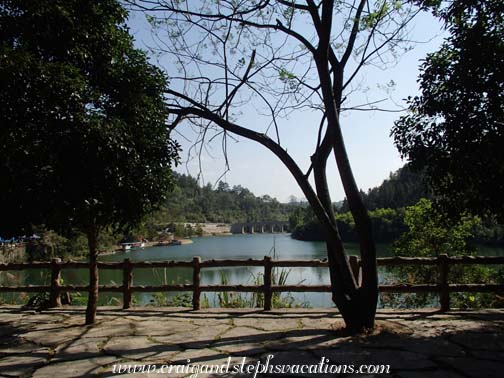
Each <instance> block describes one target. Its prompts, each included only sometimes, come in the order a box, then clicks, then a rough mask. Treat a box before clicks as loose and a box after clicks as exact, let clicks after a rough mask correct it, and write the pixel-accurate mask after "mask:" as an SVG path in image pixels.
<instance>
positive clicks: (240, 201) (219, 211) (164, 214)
mask: <svg viewBox="0 0 504 378" xmlns="http://www.w3.org/2000/svg"><path fill="white" fill-rule="evenodd" d="M175 177H176V183H177V185H176V187H175V189H174V190H173V192H172V193H170V194H169V197H168V201H167V202H166V203H165V205H164V206H163V209H162V210H161V211H160V212H159V213H158V214H157V217H158V221H160V222H163V221H167V222H195V223H203V222H211V223H235V222H251V221H272V220H288V219H289V215H290V214H291V213H292V211H293V210H294V209H295V208H296V207H299V206H301V205H300V204H296V203H291V204H284V203H280V202H279V201H278V200H276V199H275V198H271V197H270V196H268V195H264V196H262V197H256V196H255V195H254V194H253V193H252V192H251V191H250V190H248V189H247V188H244V187H242V186H240V185H237V186H233V187H230V186H229V185H228V184H226V183H225V182H222V181H221V182H219V184H218V185H217V188H215V189H214V188H213V186H212V185H211V184H206V185H205V186H203V187H200V186H199V185H198V182H197V180H196V179H195V178H194V177H191V176H188V175H184V174H176V173H175Z"/></svg>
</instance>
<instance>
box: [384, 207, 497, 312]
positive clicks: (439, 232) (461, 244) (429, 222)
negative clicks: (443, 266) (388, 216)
mask: <svg viewBox="0 0 504 378" xmlns="http://www.w3.org/2000/svg"><path fill="white" fill-rule="evenodd" d="M404 223H405V224H406V226H407V228H408V230H407V231H406V232H404V233H403V234H402V235H401V237H400V238H399V239H398V240H397V241H396V242H395V243H394V246H393V251H394V253H395V254H396V255H398V256H415V257H418V256H420V257H435V256H439V255H441V254H447V255H450V256H462V255H474V254H476V248H475V247H474V246H472V245H471V244H470V243H469V242H468V240H470V239H471V238H472V237H474V231H475V230H477V229H478V227H480V224H481V220H480V219H479V218H477V217H474V216H469V215H466V214H465V215H463V216H462V217H460V218H459V219H458V220H457V221H453V220H452V221H447V219H446V215H445V214H443V213H440V212H439V211H437V209H436V208H435V207H433V206H432V203H431V202H430V201H429V200H427V199H425V198H422V199H421V200H420V201H418V203H417V204H416V205H414V206H409V207H407V208H406V212H405V216H404ZM392 272H394V274H393V276H395V278H393V280H394V282H391V283H394V284H397V283H403V284H404V283H407V284H410V285H419V284H431V285H435V284H437V283H438V282H437V277H438V275H439V272H438V267H437V266H400V267H394V268H393V269H392ZM502 277H503V275H502V269H495V268H489V267H483V266H477V265H453V266H450V270H449V276H448V280H449V282H450V283H456V284H465V283H492V284H502ZM395 281H398V282H395ZM435 297H436V295H434V294H430V293H429V294H427V293H416V294H412V295H409V294H407V295H387V296H385V300H387V299H388V300H389V301H391V303H392V304H393V305H394V307H399V306H405V307H409V308H411V307H425V306H429V305H432V303H433V302H434V301H435ZM451 301H452V302H453V305H454V306H455V307H458V308H467V307H494V306H502V299H499V296H498V295H495V294H491V293H479V294H474V293H452V294H451Z"/></svg>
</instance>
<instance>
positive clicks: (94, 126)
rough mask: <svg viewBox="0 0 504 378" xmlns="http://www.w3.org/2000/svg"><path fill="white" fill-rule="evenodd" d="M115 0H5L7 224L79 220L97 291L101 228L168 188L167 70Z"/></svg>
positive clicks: (1, 195)
mask: <svg viewBox="0 0 504 378" xmlns="http://www.w3.org/2000/svg"><path fill="white" fill-rule="evenodd" d="M126 16H127V13H126V11H125V10H124V9H123V8H122V7H121V6H120V4H119V3H118V2H117V1H115V0H38V1H21V0H18V1H14V0H2V1H1V2H0V17H1V18H0V125H1V127H0V156H1V157H2V158H1V161H0V177H1V178H2V181H1V182H2V184H1V187H0V208H1V209H2V217H0V232H1V233H2V234H7V233H9V232H10V233H11V234H16V233H17V234H19V233H21V232H29V230H30V227H31V225H33V224H45V225H46V226H47V227H50V228H54V229H55V230H58V231H61V230H65V229H66V230H68V229H71V228H77V229H79V230H81V231H83V232H84V233H85V234H86V235H87V238H88V245H89V259H90V286H89V300H88V308H87V312H86V323H88V324H89V323H93V322H94V320H95V314H96V305H97V297H98V268H97V239H98V235H99V232H100V230H101V229H103V228H104V227H107V226H117V227H119V228H122V227H128V226H131V225H134V224H136V223H137V222H138V221H139V220H140V219H141V218H142V216H143V215H144V214H146V213H148V212H149V211H151V210H152V209H154V208H156V207H157V205H158V204H159V203H160V201H162V200H163V199H164V198H165V196H166V193H167V190H168V189H169V187H170V185H171V182H172V177H171V170H170V167H171V164H172V162H173V161H174V160H176V159H177V156H178V155H177V153H178V145H177V144H176V143H174V142H173V141H171V140H170V139H169V134H168V130H167V127H166V125H165V121H166V117H167V111H166V107H165V104H164V98H163V93H164V90H165V87H166V78H165V76H164V75H163V74H162V72H161V71H160V70H159V69H158V68H156V67H154V66H152V65H151V64H149V63H148V62H147V59H146V57H145V55H144V54H143V53H142V52H141V51H139V50H136V49H134V48H133V42H132V37H131V36H130V35H129V33H128V29H127V28H126V26H125V24H124V22H125V19H126Z"/></svg>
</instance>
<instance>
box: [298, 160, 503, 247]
mask: <svg viewBox="0 0 504 378" xmlns="http://www.w3.org/2000/svg"><path fill="white" fill-rule="evenodd" d="M360 194H361V197H362V198H363V202H364V203H365V204H366V206H367V208H368V209H369V215H370V218H371V223H372V226H373V235H374V237H375V240H376V241H377V242H381V243H393V242H395V241H397V240H399V239H400V237H401V236H402V235H403V234H404V233H406V232H408V231H410V230H411V228H412V225H411V224H409V223H408V218H412V217H415V214H423V213H424V212H425V207H428V208H429V213H430V215H431V216H432V217H434V218H435V217H436V216H441V215H442V214H439V215H435V209H432V208H431V201H432V200H433V195H432V193H431V192H430V191H429V190H428V187H427V185H426V184H425V180H424V177H423V174H422V173H417V172H413V171H412V170H411V169H410V168H409V166H408V165H406V166H404V167H403V168H400V169H399V170H397V171H396V172H394V173H391V174H390V177H389V178H388V179H386V180H384V181H383V183H382V184H381V185H379V186H377V187H375V188H372V189H369V190H368V192H367V193H365V192H363V191H362V190H361V192H360ZM335 207H336V209H335V210H336V212H337V215H336V221H337V224H338V229H339V231H340V234H341V237H342V239H343V240H344V241H348V242H357V241H358V236H357V234H356V232H355V223H354V221H353V218H352V215H351V213H350V211H349V209H348V203H347V201H346V199H345V200H344V201H343V202H342V203H341V204H339V205H338V204H337V205H335ZM442 218H443V219H441V220H440V221H439V224H438V225H437V226H435V227H434V226H433V225H432V224H431V226H433V227H434V228H433V229H432V233H433V234H435V233H436V229H435V228H443V229H449V227H448V226H447V225H449V224H459V223H461V222H462V223H464V222H466V223H467V222H468V224H467V227H468V234H467V235H466V236H465V238H466V239H467V240H468V241H470V242H472V243H473V244H489V245H493V246H502V245H504V226H503V225H501V224H499V223H498V222H497V221H496V220H495V219H494V218H492V217H486V218H479V217H471V216H468V215H466V216H463V217H461V218H460V220H459V221H458V222H457V221H453V219H452V220H450V221H449V220H448V219H445V218H444V217H442ZM469 220H470V221H469ZM289 221H290V225H291V229H292V230H293V233H292V236H293V237H294V238H296V239H300V240H324V236H323V229H322V227H321V226H320V224H319V222H318V221H317V220H316V218H315V216H314V214H313V212H312V211H311V210H310V208H309V207H304V208H297V209H296V210H295V211H294V212H293V214H292V215H291V216H290V218H289Z"/></svg>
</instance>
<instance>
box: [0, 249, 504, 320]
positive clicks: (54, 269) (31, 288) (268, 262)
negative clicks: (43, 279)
mask: <svg viewBox="0 0 504 378" xmlns="http://www.w3.org/2000/svg"><path fill="white" fill-rule="evenodd" d="M377 261H378V266H399V265H430V266H437V267H438V280H437V284H436V285H433V284H422V285H407V284H400V285H380V286H379V289H380V291H381V292H386V293H422V292H434V293H438V294H439V301H440V305H441V310H443V311H447V310H449V308H450V293H453V292H495V293H497V292H504V285H496V284H449V283H448V272H449V268H450V266H451V265H457V264H481V265H492V264H504V257H486V256H462V257H449V256H448V255H440V256H439V257H383V258H379V259H378V260H377ZM349 262H350V266H351V268H352V272H353V274H354V276H355V278H356V280H357V281H359V279H360V271H361V263H360V260H359V259H358V258H357V257H356V256H350V259H349ZM234 266H249V267H250V266H257V267H263V268H264V284H263V285H201V269H204V268H216V267H218V268H220V267H234ZM175 267H177V268H192V270H193V283H192V284H180V285H158V286H155V285H152V286H133V269H135V268H144V269H145V268H175ZM275 267H287V268H292V267H328V263H327V261H326V260H272V259H271V257H269V256H265V257H264V259H262V260H258V259H248V260H207V261H201V259H200V258H199V257H194V258H193V260H192V261H166V262H161V261H152V262H151V261H144V262H131V261H130V259H125V260H124V261H123V262H100V263H98V268H99V269H122V271H123V284H122V285H120V286H119V285H102V286H100V287H99V290H100V291H101V292H120V293H122V295H123V308H125V309H127V308H129V307H130V306H131V297H132V293H134V292H170V291H171V292H173V291H192V293H193V303H192V304H193V309H194V310H199V309H200V296H201V292H225V291H230V292H257V293H263V294H264V309H265V310H271V308H272V297H273V293H278V292H330V291H331V286H330V285H273V284H272V282H273V280H272V274H273V268H275ZM69 268H73V269H75V268H81V269H82V268H88V269H89V263H87V262H75V261H67V262H60V261H59V260H57V259H54V260H52V261H51V262H32V263H20V264H0V271H7V270H9V271H13V270H24V269H50V270H51V284H50V285H49V286H44V285H27V286H0V292H48V293H49V294H50V305H51V306H52V307H58V306H60V305H61V302H60V297H61V294H62V293H65V292H75V291H87V290H88V289H89V287H88V286H87V285H86V286H82V285H81V286H79V285H61V270H62V269H69Z"/></svg>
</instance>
